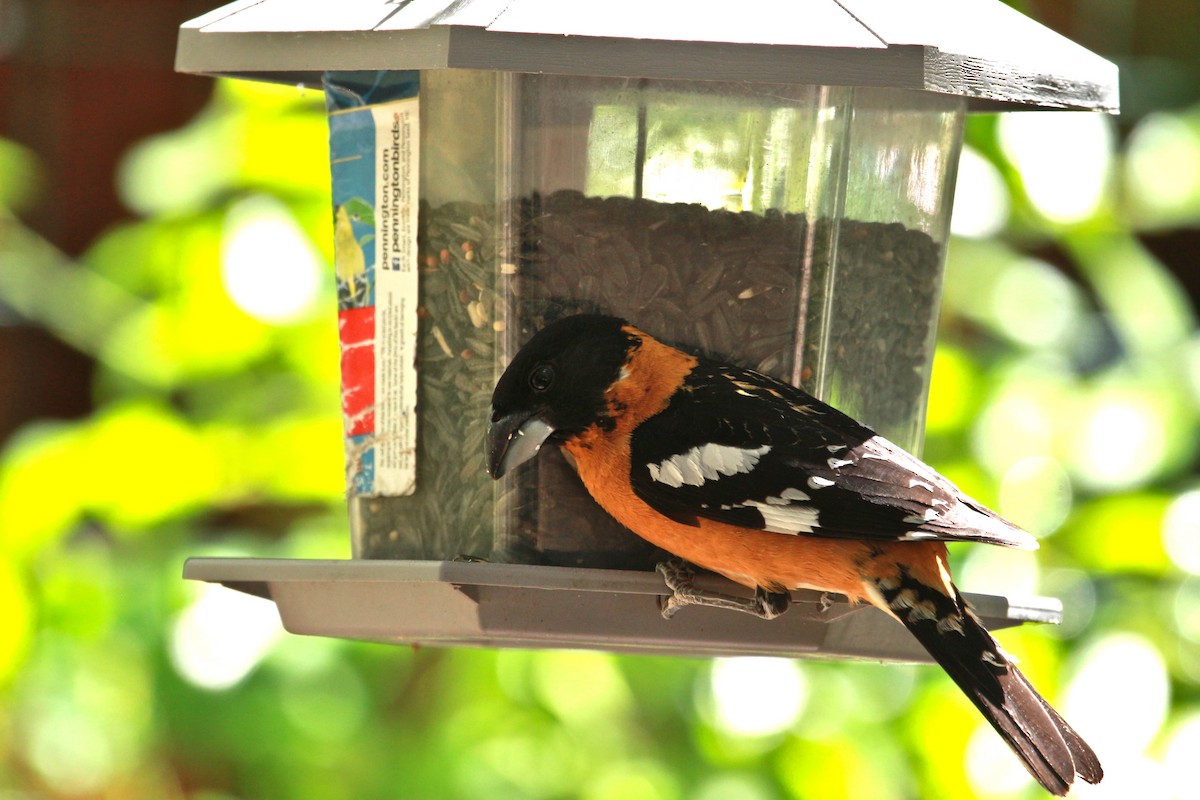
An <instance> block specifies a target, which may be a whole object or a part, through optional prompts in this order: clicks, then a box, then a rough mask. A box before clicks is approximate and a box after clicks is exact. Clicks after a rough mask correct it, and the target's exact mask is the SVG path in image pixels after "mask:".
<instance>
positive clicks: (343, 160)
mask: <svg viewBox="0 0 1200 800" xmlns="http://www.w3.org/2000/svg"><path fill="white" fill-rule="evenodd" d="M418 86H419V81H418V77H417V73H416V72H408V71H401V72H350V73H326V75H325V98H326V106H327V108H328V111H329V132H330V133H329V143H330V163H331V171H332V174H333V218H334V262H335V267H336V272H337V282H338V328H339V338H340V341H341V345H342V414H343V418H344V421H345V432H346V482H347V490H348V491H349V492H351V493H352V494H355V495H361V496H380V495H388V496H395V495H407V494H412V492H413V491H414V490H415V488H416V480H417V421H416V413H417V408H416V406H417V368H416V353H417V291H418V286H417V214H418V194H417V193H418V187H419V175H418V166H419V162H420V149H419V148H420V137H419V131H420V117H419V104H418V97H417V94H418Z"/></svg>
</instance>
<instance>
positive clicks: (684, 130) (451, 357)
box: [327, 69, 964, 569]
mask: <svg viewBox="0 0 1200 800" xmlns="http://www.w3.org/2000/svg"><path fill="white" fill-rule="evenodd" d="M396 86H400V87H401V88H400V90H399V94H400V96H401V97H400V100H399V101H393V100H391V99H387V98H391V97H392V96H394V93H393V94H389V92H388V91H387V90H389V88H395V87H396ZM327 97H329V99H330V123H331V148H332V153H331V155H332V163H333V171H334V204H335V209H334V211H335V213H334V217H335V234H336V239H337V258H338V274H339V288H340V295H341V300H342V311H341V319H342V345H343V401H344V402H343V405H344V407H345V411H346V423H347V450H346V452H347V479H348V484H349V486H350V495H351V527H352V534H353V544H354V555H355V557H357V558H370V559H386V558H403V559H427V560H453V559H458V558H479V559H487V560H490V561H506V562H522V563H532V564H553V565H562V566H584V567H600V568H635V569H637V568H646V569H649V568H652V566H653V564H654V562H655V561H656V560H658V558H659V557H660V555H661V554H659V553H656V552H655V551H653V550H652V549H651V548H650V547H649V545H646V544H645V543H643V542H642V541H641V540H640V539H638V538H637V537H635V536H633V534H631V533H629V532H627V531H625V530H624V529H622V528H620V527H619V526H618V525H616V523H614V522H612V521H611V520H610V519H609V518H608V517H607V515H606V514H605V513H604V512H603V511H602V510H601V509H600V508H599V507H598V506H596V505H595V504H594V503H593V502H592V501H591V499H590V498H589V497H588V495H587V494H586V492H585V491H584V489H583V488H582V486H581V485H580V484H579V482H578V480H577V479H576V477H575V476H574V474H573V473H572V470H571V468H570V466H568V464H567V463H566V462H565V461H564V460H563V458H562V457H561V456H560V455H559V454H558V452H557V451H556V450H554V448H546V449H545V450H544V451H543V452H542V453H541V454H540V455H539V457H538V458H536V459H533V460H532V461H531V462H529V463H527V464H525V465H523V466H522V467H521V468H520V469H517V470H516V471H514V473H512V474H510V475H509V476H506V478H505V479H504V480H502V481H499V482H494V481H492V480H491V479H490V478H489V477H488V475H487V474H486V471H485V468H484V463H485V460H484V432H485V429H486V425H487V419H488V413H489V406H490V399H491V392H492V388H493V386H494V385H495V381H496V379H497V378H498V377H499V374H500V372H501V371H502V370H503V367H504V365H505V363H506V362H507V360H508V359H509V358H510V357H511V355H512V354H513V353H514V352H515V351H516V350H517V348H519V347H520V346H521V344H523V343H524V342H525V341H526V340H527V339H528V338H529V336H530V335H532V333H533V332H535V331H536V330H538V329H539V328H540V327H541V326H543V325H545V324H546V323H548V322H551V321H553V320H555V319H558V318H560V317H562V316H565V315H569V314H574V313H578V312H603V313H608V314H613V315H617V316H620V317H624V318H626V319H627V320H629V321H630V322H632V323H633V324H635V325H637V326H638V327H640V328H642V329H643V330H645V331H647V332H648V333H651V334H653V335H654V336H656V337H658V338H660V339H663V340H666V341H669V342H673V343H676V344H679V345H681V346H683V347H685V348H690V349H692V350H694V351H697V352H701V353H703V354H705V355H708V356H712V357H715V358H718V359H722V360H726V361H731V362H733V363H737V364H741V365H744V366H748V367H752V368H755V369H758V370H760V371H762V372H765V373H768V374H771V375H774V376H776V377H778V378H781V379H783V380H786V381H789V382H792V383H795V384H798V385H800V386H802V387H804V388H805V389H807V390H809V391H810V392H812V393H813V394H815V395H817V396H818V397H820V398H822V399H824V400H826V401H828V402H831V403H833V404H834V405H835V406H837V407H839V408H841V409H842V410H844V411H846V412H847V413H850V414H852V415H853V416H855V417H857V418H859V419H861V420H863V421H864V422H866V423H867V424H869V425H871V426H872V427H874V428H875V429H876V430H877V431H879V432H880V433H881V434H883V435H885V436H887V437H888V438H890V439H892V440H893V441H895V442H896V443H898V444H900V445H901V446H903V447H906V448H908V449H910V450H916V449H918V448H919V447H920V442H921V435H922V429H923V414H924V408H925V401H926V394H927V390H928V384H929V374H930V366H931V363H932V358H933V347H934V340H935V333H936V321H937V309H938V300H939V291H940V283H941V275H942V267H943V262H944V258H945V245H946V239H947V235H948V228H949V217H950V207H951V200H952V194H953V188H954V179H955V169H956V165H957V163H958V157H959V150H960V146H961V140H962V127H963V115H964V104H963V101H962V99H961V98H957V97H953V96H948V95H939V94H932V93H925V92H914V91H907V90H895V89H872V88H850V87H834V86H795V85H788V86H785V85H773V84H753V83H745V82H739V83H736V84H734V83H729V84H723V83H717V82H691V81H667V80H645V79H613V78H589V77H569V76H557V75H532V74H514V73H503V72H501V73H496V72H482V71H480V72H475V71H469V70H456V69H449V70H433V71H426V72H421V73H416V72H404V73H400V72H393V73H335V74H330V75H328V76H327ZM381 98H384V99H381ZM393 102H398V103H399V105H395V106H393V105H390V104H391V103H393ZM364 107H365V109H366V111H365V112H364V111H363V109H364ZM368 112H369V113H368ZM356 118H358V120H359V122H362V121H363V120H367V121H368V124H369V125H370V124H373V125H374V128H373V131H374V133H373V135H374V147H373V149H371V148H370V147H366V146H364V145H362V142H363V137H362V136H359V137H357V138H355V137H354V136H351V135H346V138H344V139H339V136H342V135H343V134H344V132H343V131H340V126H348V127H353V124H354V123H353V120H354V119H356ZM372 120H373V122H372ZM366 139H371V136H370V135H368V136H367V137H366ZM355 142H357V143H358V144H354V143H355ZM355 148H358V150H357V151H356V150H355ZM360 162H361V163H360ZM368 162H370V163H368ZM372 164H373V167H374V175H375V180H376V183H377V185H376V188H375V195H374V198H372V197H371V196H370V193H369V192H365V191H359V189H357V188H356V186H360V185H361V184H355V183H354V176H355V174H357V177H358V178H359V179H362V178H364V176H367V177H369V176H368V175H367V174H368V173H369V172H371V170H370V169H369V167H370V166H371V165H372ZM356 165H357V166H356ZM355 170H361V173H355ZM413 187H419V192H418V194H417V195H413ZM401 273H403V274H401ZM368 317H372V318H373V320H374V321H373V325H374V328H373V330H374V331H375V333H374V339H373V341H372V340H371V334H370V332H369V330H370V329H371V327H370V326H371V323H368V322H367V318H368ZM356 331H358V332H359V333H356ZM363 331H367V332H366V333H363ZM397 373H399V374H397ZM368 384H370V386H368ZM405 398H407V399H405Z"/></svg>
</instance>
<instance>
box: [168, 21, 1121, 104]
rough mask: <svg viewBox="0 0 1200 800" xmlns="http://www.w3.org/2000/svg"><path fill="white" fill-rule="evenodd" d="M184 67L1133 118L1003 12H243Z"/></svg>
mask: <svg viewBox="0 0 1200 800" xmlns="http://www.w3.org/2000/svg"><path fill="white" fill-rule="evenodd" d="M175 66H176V69H178V70H179V71H181V72H197V73H206V74H225V75H233V76H239V77H247V78H254V79H259V80H272V81H279V82H286V83H307V84H314V85H315V84H319V82H320V75H321V73H322V72H324V71H325V70H339V71H340V70H377V69H441V68H448V67H449V68H463V69H481V70H502V71H512V72H532V73H557V74H563V75H600V76H617V77H638V78H664V79H686V80H722V81H757V82H764V83H805V84H830V85H855V86H878V87H891V88H897V89H914V90H920V91H930V92H938V93H942V94H950V95H957V96H961V97H964V98H966V99H967V103H968V107H969V108H970V109H972V110H1002V109H1009V110H1012V109H1016V108H1030V107H1033V108H1060V109H1077V110H1089V111H1108V112H1116V111H1117V109H1118V98H1117V68H1116V66H1115V65H1114V64H1112V63H1111V62H1109V61H1106V60H1105V59H1103V58H1100V57H1099V56H1097V55H1095V54H1094V53H1092V52H1090V51H1088V50H1086V49H1085V48H1083V47H1080V46H1079V45H1077V44H1075V43H1074V42H1072V41H1070V40H1069V39H1067V38H1065V37H1063V36H1060V35H1058V34H1057V33H1055V32H1053V31H1051V30H1050V29H1048V28H1046V27H1044V26H1042V25H1040V24H1038V23H1037V22H1034V21H1033V20H1031V19H1029V18H1028V17H1025V16H1023V15H1022V14H1020V13H1019V12H1017V11H1015V10H1013V9H1011V8H1009V7H1008V6H1006V5H1004V4H1003V3H1002V2H1000V0H739V2H737V3H729V2H725V3H715V2H697V1H696V0H605V2H604V3H603V4H600V5H589V4H583V3H577V2H564V0H450V1H448V0H238V1H237V2H234V3H230V4H229V5H226V6H224V7H222V8H219V9H217V10H215V11H212V12H210V13H208V14H205V15H204V16H202V17H198V18H196V19H194V20H192V21H190V22H187V23H185V24H184V25H183V26H181V28H180V31H179V47H178V52H177V57H176V64H175Z"/></svg>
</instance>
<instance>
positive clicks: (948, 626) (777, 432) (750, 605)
mask: <svg viewBox="0 0 1200 800" xmlns="http://www.w3.org/2000/svg"><path fill="white" fill-rule="evenodd" d="M547 444H550V445H557V446H558V447H559V448H561V449H562V450H564V451H566V453H567V454H569V456H570V457H571V458H572V459H573V461H574V465H575V467H576V470H577V472H578V475H579V478H580V480H581V481H582V483H583V485H584V486H585V487H586V489H587V490H588V492H589V493H590V494H591V496H592V497H593V498H594V499H595V500H596V502H597V503H598V504H599V505H600V506H601V507H602V508H603V509H604V510H605V511H606V512H607V513H608V514H609V515H611V516H612V517H614V518H615V519H616V520H617V521H618V522H620V523H621V524H622V525H624V526H625V527H626V528H628V529H629V530H630V531H632V532H633V533H635V534H637V535H638V536H640V537H642V538H643V539H645V540H647V541H649V542H650V543H652V544H654V545H656V546H658V547H659V548H661V549H663V550H665V551H667V552H668V553H670V554H672V555H673V556H674V557H675V559H673V560H672V561H671V562H666V563H664V564H661V565H659V572H661V573H662V574H663V576H664V578H665V579H666V584H667V587H668V588H670V589H671V590H672V592H673V594H672V596H671V598H669V600H668V603H667V605H666V607H664V609H663V614H664V616H669V615H670V614H671V613H674V611H675V610H677V609H678V608H679V607H682V606H686V605H689V604H700V605H716V606H719V607H725V608H733V609H737V610H741V611H746V612H749V613H753V614H755V615H757V616H759V617H763V618H767V619H770V618H773V617H776V616H778V615H779V614H781V613H783V612H784V611H785V610H786V609H787V604H788V602H789V597H790V595H789V591H790V590H792V589H799V588H806V589H815V590H818V591H821V592H824V593H839V594H842V595H845V596H846V597H847V598H848V599H849V600H850V601H851V602H854V603H861V602H865V603H869V604H870V605H872V606H875V607H876V608H878V609H880V610H882V611H883V612H884V613H886V614H887V615H889V616H891V617H893V618H894V619H896V620H897V621H899V622H900V623H901V624H903V625H904V627H905V628H907V629H908V631H909V632H910V633H911V634H912V635H913V636H914V637H916V639H917V640H918V641H919V642H920V644H921V645H922V646H923V647H924V648H925V649H926V650H927V651H928V652H929V654H930V656H932V658H933V660H934V661H935V662H936V663H937V664H939V665H940V666H941V667H942V668H943V669H944V670H945V671H946V673H948V674H949V676H950V678H951V679H953V681H954V682H955V683H956V684H957V685H958V686H959V688H960V689H961V690H962V691H963V692H964V693H965V694H966V696H967V697H968V698H970V700H971V701H972V702H973V703H974V705H975V706H976V707H977V708H978V709H979V711H980V712H981V713H982V714H983V716H984V717H985V718H986V719H987V721H988V722H989V723H991V725H992V726H993V727H994V728H995V729H996V731H997V732H998V733H999V734H1000V736H1001V737H1002V738H1003V739H1004V741H1005V742H1006V743H1007V744H1008V745H1009V747H1011V748H1012V750H1013V752H1014V753H1015V754H1016V755H1017V757H1018V758H1019V759H1020V761H1021V763H1022V764H1023V765H1024V766H1025V768H1026V769H1027V770H1028V771H1029V773H1030V774H1031V775H1032V776H1033V777H1034V779H1035V780H1037V781H1038V783H1040V784H1041V785H1042V786H1043V787H1044V788H1045V789H1046V790H1047V791H1048V792H1050V793H1051V794H1054V795H1057V796H1065V795H1066V794H1067V793H1068V791H1069V790H1070V789H1071V786H1072V785H1073V783H1074V781H1075V779H1076V777H1080V778H1082V779H1083V780H1084V781H1087V782H1088V783H1098V782H1099V781H1100V779H1101V778H1102V777H1103V774H1104V772H1103V769H1102V767H1101V764H1100V761H1099V759H1098V758H1097V756H1096V754H1095V752H1094V751H1093V750H1092V748H1091V747H1090V746H1089V745H1088V744H1087V743H1086V742H1085V741H1084V740H1083V738H1082V737H1080V735H1079V734H1078V733H1076V732H1075V730H1074V729H1073V728H1072V727H1071V726H1070V725H1069V724H1068V723H1067V722H1066V721H1065V720H1064V719H1063V718H1062V717H1061V716H1060V715H1059V713H1058V712H1057V711H1055V710H1054V708H1052V707H1051V706H1050V704H1049V703H1048V702H1047V701H1046V700H1045V699H1043V698H1042V696H1041V695H1039V694H1038V693H1037V691H1036V690H1035V689H1034V688H1033V686H1032V685H1031V684H1030V683H1029V681H1028V680H1027V679H1026V678H1025V676H1024V675H1023V674H1022V673H1021V672H1020V670H1019V669H1018V668H1017V666H1016V665H1015V664H1014V663H1013V659H1012V658H1011V657H1010V656H1008V655H1007V654H1006V653H1005V652H1004V651H1003V650H1002V649H1001V647H1000V645H999V644H998V643H997V642H996V641H995V639H993V638H992V636H991V634H989V633H988V631H987V630H986V629H985V628H984V626H983V624H982V623H981V622H980V620H979V618H978V617H977V616H976V615H975V613H974V612H973V611H972V610H971V607H970V606H969V605H968V604H967V602H966V601H965V600H964V599H963V596H962V595H961V594H960V593H959V591H958V589H957V588H956V587H955V585H954V583H953V581H952V579H951V575H950V569H949V565H948V557H947V550H946V542H982V543H987V544H994V545H1002V546H1007V547H1018V548H1026V549H1032V548H1036V547H1037V541H1036V539H1035V538H1034V537H1033V536H1032V535H1031V534H1029V533H1027V532H1026V531H1024V530H1022V529H1020V528H1018V527H1016V526H1015V525H1013V524H1012V523H1010V522H1008V521H1007V520H1005V519H1003V518H1002V517H1001V516H1000V515H998V514H996V513H995V512H993V511H991V510H989V509H988V508H986V507H985V506H984V505H982V504H981V503H979V502H977V501H976V500H973V499H972V498H970V497H968V496H967V495H966V494H964V493H963V492H962V491H961V490H959V489H958V488H957V487H956V486H954V484H952V483H951V482H950V481H949V480H948V479H946V478H944V477H943V476H941V475H940V474H938V473H937V472H936V471H934V470H933V469H932V468H931V467H929V466H928V465H926V464H925V463H923V462H922V461H920V460H919V459H917V458H916V457H914V456H912V455H910V454H908V453H907V452H905V451H904V450H902V449H901V448H899V447H898V446H896V445H894V444H892V443H891V442H889V441H888V440H886V439H885V438H883V437H881V436H879V435H877V434H876V433H875V432H874V431H873V430H872V429H870V428H869V427H867V426H865V425H863V424H861V423H859V422H857V421H855V420H854V419H853V418H851V417H850V416H848V415H846V414H843V413H842V412H840V411H838V410H836V409H835V408H833V407H832V406H830V405H827V404H826V403H824V402H822V401H820V400H818V399H817V398H815V397H813V396H812V395H810V394H809V393H807V392H805V391H803V390H801V389H799V388H797V387H795V386H792V385H790V384H787V383H784V382H782V381H779V380H776V379H774V378H771V377H769V376H767V375H763V374H761V373H759V372H756V371H753V370H750V369H744V368H741V367H738V366H734V365H731V364H725V363H721V362H719V361H716V360H712V359H709V358H706V357H702V356H700V355H695V354H692V353H690V352H687V351H685V350H681V349H679V348H677V347H674V346H672V345H670V344H667V343H665V342H662V341H659V340H658V339H656V338H654V337H653V336H651V335H650V334H648V333H646V332H644V331H642V330H640V329H639V328H637V327H636V326H634V325H632V324H630V323H629V322H627V321H625V320H623V319H620V318H618V317H612V316H606V315H601V314H578V315H574V316H569V317H564V318H562V319H559V320H557V321H555V322H551V323H549V324H547V325H546V326H545V327H543V328H542V329H541V330H540V331H538V332H537V333H535V334H534V335H533V336H532V337H531V338H530V339H529V341H528V342H527V343H526V344H525V345H524V346H523V347H521V348H520V349H519V350H518V351H517V353H516V354H515V355H514V356H513V358H512V360H511V361H510V362H509V364H508V366H507V367H506V369H505V370H504V372H503V373H502V375H501V377H500V378H499V380H498V381H497V383H496V387H495V391H494V393H493V395H492V405H491V416H490V420H489V423H488V430H487V442H486V447H487V453H486V457H487V470H488V472H489V474H490V475H491V476H492V477H493V478H497V479H498V478H500V477H502V476H503V475H505V474H507V473H509V472H510V471H512V470H513V469H514V468H515V467H516V466H518V465H519V464H521V463H522V462H525V461H527V460H529V459H531V458H533V457H534V456H535V455H536V454H537V453H538V452H539V450H540V449H541V448H542V447H543V446H544V445H547ZM693 566H694V567H699V568H701V569H705V570H709V571H712V572H715V573H718V574H720V575H724V576H725V577H726V578H729V579H730V580H732V581H734V582H735V583H738V584H741V585H743V586H745V587H748V588H749V589H752V590H753V591H754V596H753V598H752V599H751V598H743V597H737V596H733V595H732V594H730V595H722V594H717V593H710V592H709V593H706V592H701V591H698V590H697V589H695V588H694V587H693V586H692V583H691V580H690V579H691V576H692V574H693V571H692V567H693Z"/></svg>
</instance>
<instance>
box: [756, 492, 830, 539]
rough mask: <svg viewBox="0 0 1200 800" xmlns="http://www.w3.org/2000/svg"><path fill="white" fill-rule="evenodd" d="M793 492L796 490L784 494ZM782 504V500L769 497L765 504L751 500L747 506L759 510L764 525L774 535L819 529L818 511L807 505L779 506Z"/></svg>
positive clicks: (810, 531)
mask: <svg viewBox="0 0 1200 800" xmlns="http://www.w3.org/2000/svg"><path fill="white" fill-rule="evenodd" d="M792 491H795V490H793V489H787V490H785V491H784V494H785V495H786V494H787V493H788V492H792ZM798 494H804V493H803V492H798ZM804 499H806V500H807V499H808V495H805V496H804ZM780 502H782V501H781V499H780V498H776V497H768V498H767V500H766V502H765V503H764V502H761V501H759V500H750V501H749V502H747V503H746V505H748V506H753V507H754V508H757V509H758V513H760V514H762V518H763V525H764V526H765V527H766V529H767V530H769V531H771V532H772V533H792V534H798V533H812V532H813V530H814V529H815V528H816V527H817V517H818V513H817V509H815V508H813V507H812V506H805V505H794V504H793V505H779V503H780Z"/></svg>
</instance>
